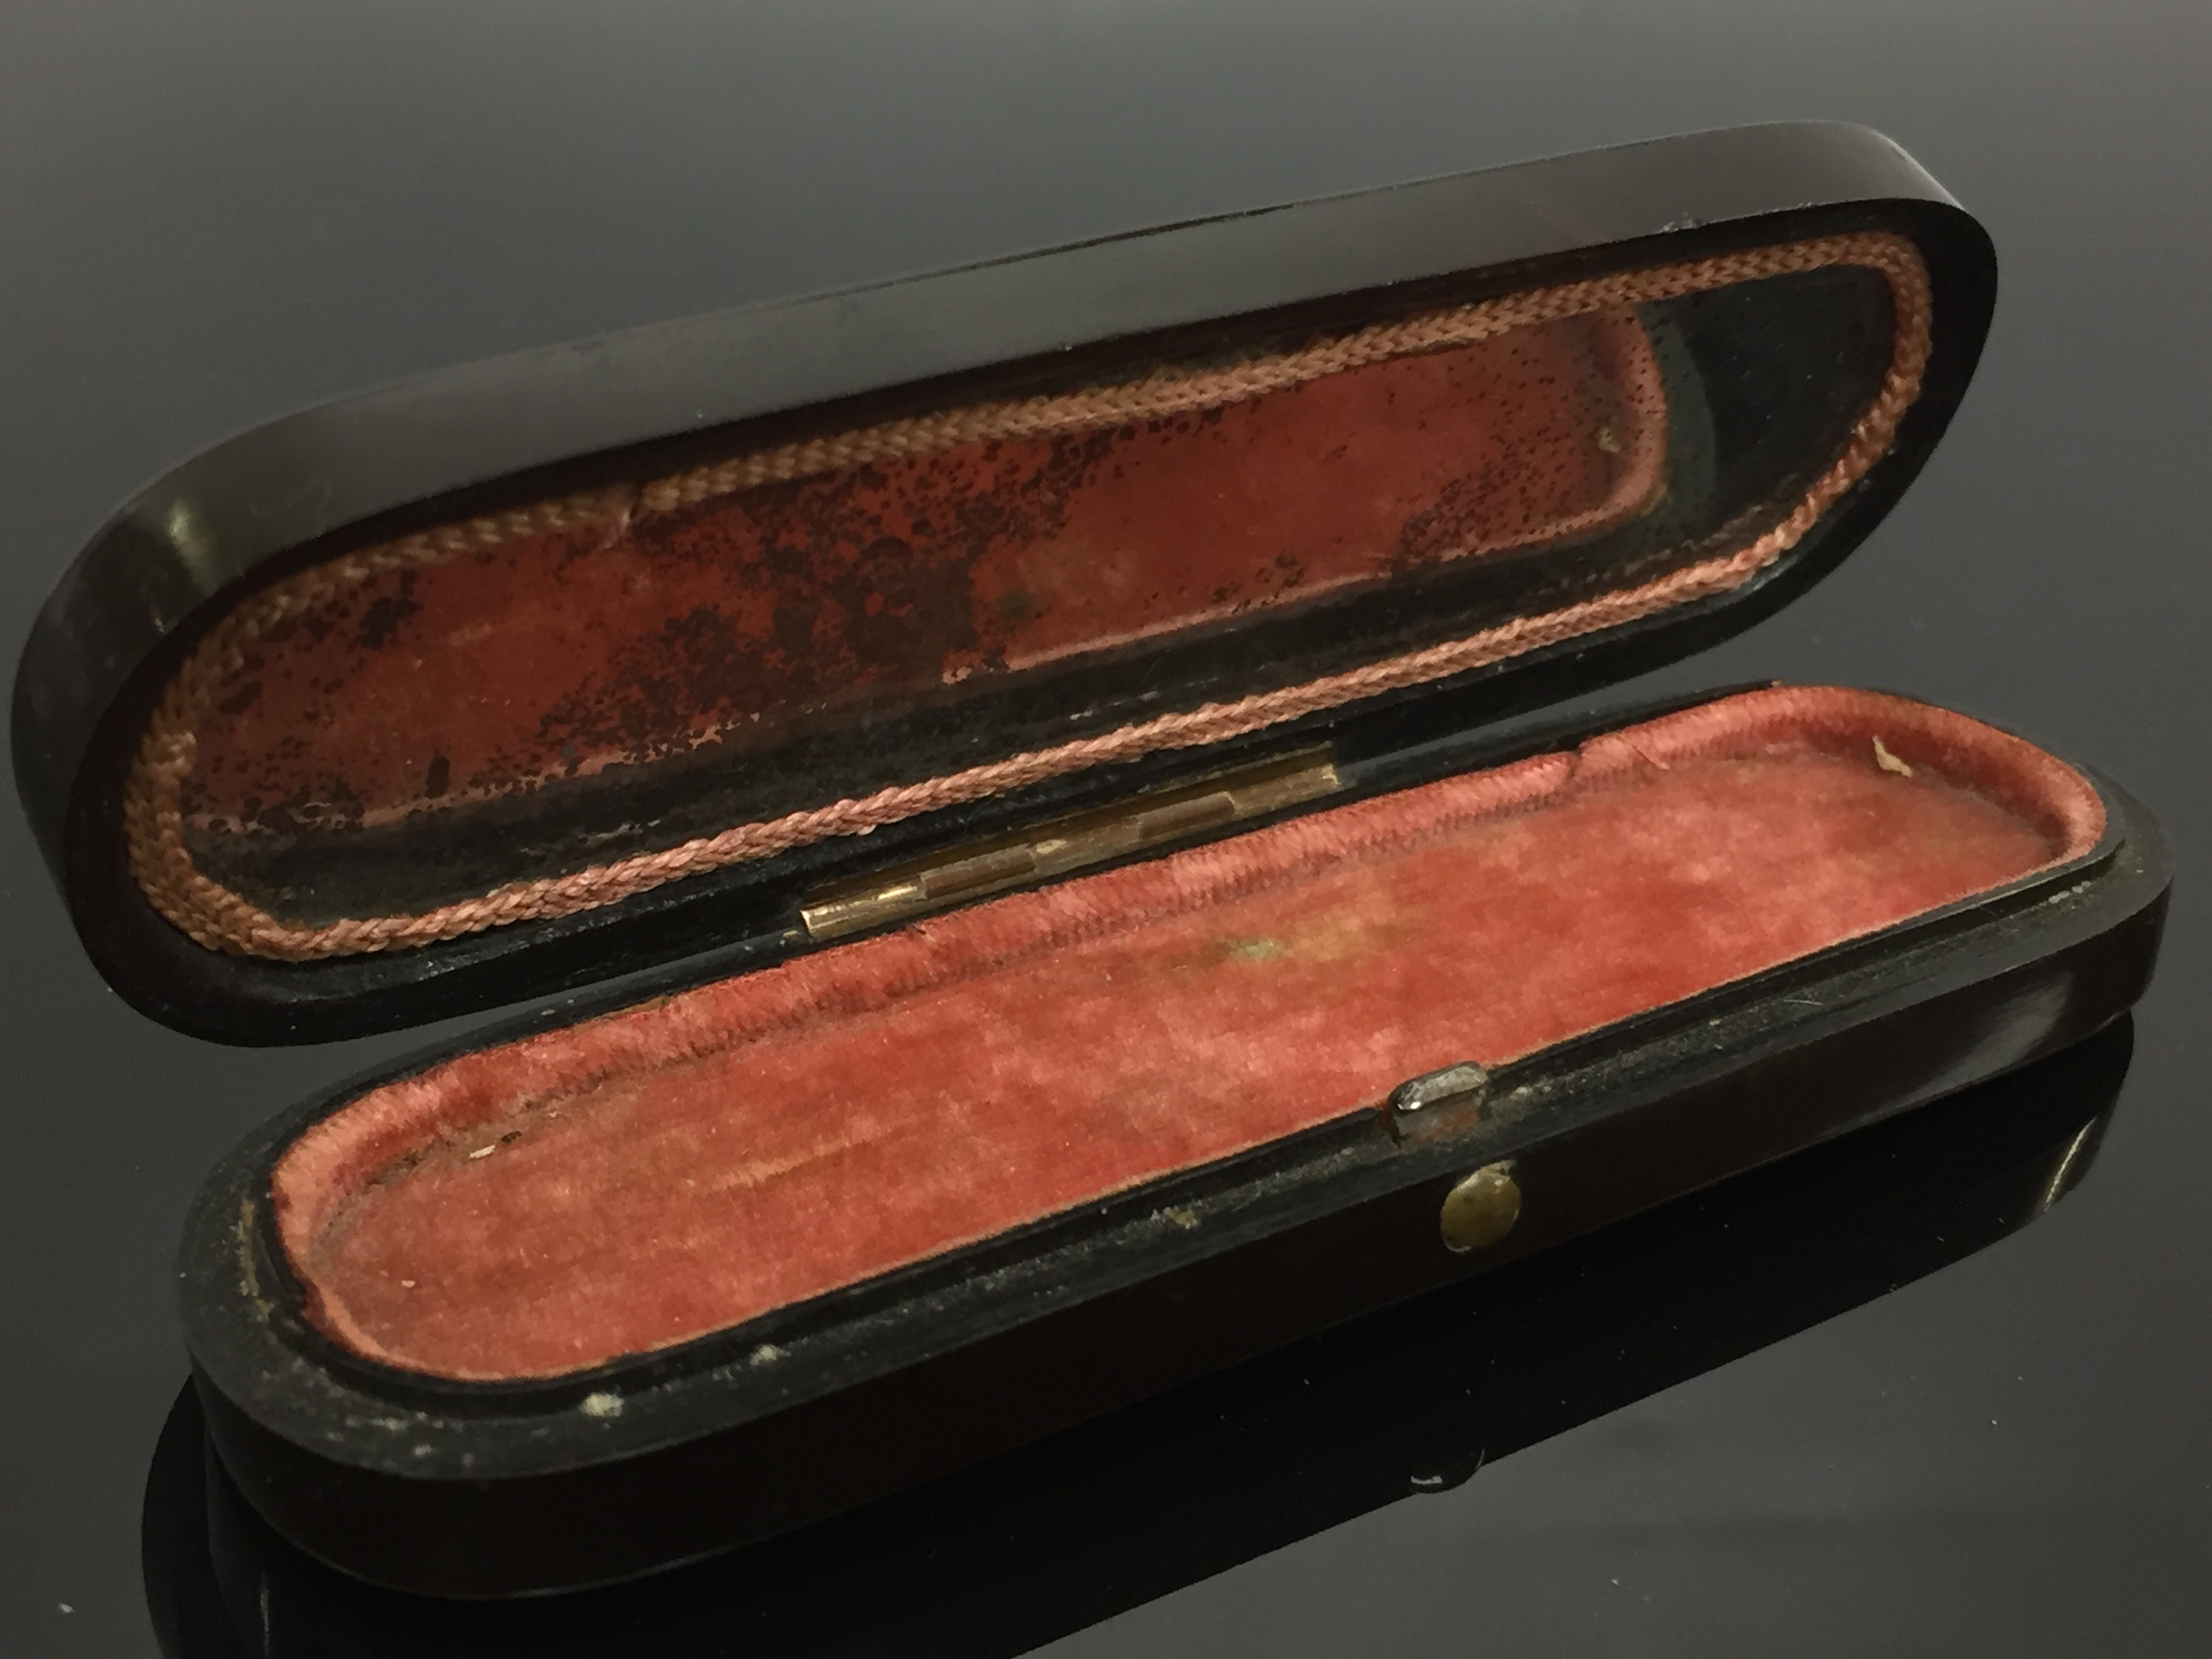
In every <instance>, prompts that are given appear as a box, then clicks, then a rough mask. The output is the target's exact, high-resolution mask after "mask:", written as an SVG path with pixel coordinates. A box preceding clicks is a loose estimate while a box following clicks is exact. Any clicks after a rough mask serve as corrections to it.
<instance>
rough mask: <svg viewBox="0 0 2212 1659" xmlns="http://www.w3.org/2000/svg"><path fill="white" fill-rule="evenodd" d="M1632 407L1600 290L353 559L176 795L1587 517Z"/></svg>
mask: <svg viewBox="0 0 2212 1659" xmlns="http://www.w3.org/2000/svg"><path fill="white" fill-rule="evenodd" d="M1665 420H1666V416H1665V409H1664V404H1663V392H1662V389H1661V386H1660V382H1659V379H1658V371H1657V368H1656V362H1655V361H1654V359H1653V357H1652V355H1651V350H1650V344H1649V343H1648V342H1647V341H1646V339H1645V338H1644V333H1643V331H1642V328H1641V327H1640V325H1638V323H1637V321H1636V320H1635V318H1634V317H1633V315H1632V314H1631V313H1627V312H1626V311H1624V312H1620V313H1605V314H1598V315H1591V316H1586V317H1575V318H1570V319H1565V320H1563V321H1559V322H1553V323H1547V324H1542V325H1532V326H1528V327H1525V328H1522V329H1518V330H1516V331H1513V332H1511V333H1510V334H1506V335H1503V336H1500V337H1497V338H1493V339H1490V340H1486V341H1482V342H1480V343H1476V344H1473V345H1468V346H1462V347H1459V348H1456V349H1449V350H1443V351H1437V352H1432V353H1430V354H1428V355H1425V356H1410V357H1404V358H1399V359H1395V360H1392V361H1387V362H1377V363H1372V364H1369V365H1367V366H1365V367H1364V368H1354V369H1350V370H1346V371H1344V372H1341V373H1337V374H1331V375H1328V376H1327V377H1325V378H1323V379H1321V380H1313V381H1310V382H1309V383H1307V384H1305V385H1304V386H1297V387H1295V388H1291V389H1288V390H1282V391H1277V392H1268V393H1267V394H1264V395H1261V396H1256V397H1254V398H1250V399H1249V400H1247V401H1245V402H1243V403H1238V404H1231V405H1229V406H1227V407H1225V408H1221V409H1217V410H1211V411H1209V412H1206V413H1204V414H1199V415H1191V416H1182V417H1178V418H1176V419H1174V420H1171V421H1161V422H1151V423H1148V424H1144V425H1133V426H1127V427H1119V428H1105V429H1100V430H1096V431H1088V432H1080V433H1075V434H1072V435H1066V436H1063V437H1058V438H1052V439H1039V440H1035V441H1013V440H1000V441H992V442H988V443H981V442H977V443H969V444H965V445H963V446H959V447H954V448H951V449H947V450H944V451H940V452H938V453H933V454H927V455H923V456H921V457H917V458H915V459H907V460H899V461H884V462H879V463H877V464H874V465H867V466H862V467H858V468H854V469H849V470H847V471H841V472H836V473H831V474H829V475H826V476H823V477H812V478H805V479H801V480H799V481H797V482H794V483H781V484H765V485H760V486H757V487H755V488H752V489H745V490H741V491H738V492H736V493H734V494H730V495H722V496H719V497H717V498H715V499H714V500H711V501H706V502H703V503H702V504H700V505H697V506H696V507H687V508H684V509H681V510H675V511H665V512H646V511H643V510H639V511H637V512H635V513H630V512H615V511H611V512H610V513H609V515H608V516H607V517H606V518H605V520H604V521H601V522H598V523H590V524H585V525H581V526H574V527H571V528H569V529H567V530H564V531H560V532H546V533H542V534H538V535H534V536H523V537H519V538H514V539H512V540H508V541H504V542H501V543H499V544H496V545H492V546H486V547H482V548H479V549H477V550H472V551H470V552H466V553H463V554H460V555H459V556H453V557H450V558H447V559H444V560H442V561H435V562H399V561H386V562H381V563H375V564H374V566H373V568H369V567H363V568H367V569H368V574H364V575H362V576H361V578H360V579H359V580H332V581H330V582H327V583H325V585H324V586H323V588H322V590H321V597H320V598H319V599H318V601H317V602H315V603H313V604H312V605H303V606H301V608H300V609H299V610H298V611H297V612H296V613H295V614H293V615H290V616H288V617H286V618H285V619H284V620H283V621H282V622H280V623H277V624H276V626H274V627H272V628H270V629H268V630H266V631H265V632H264V634H262V635H260V636H259V637H258V639H257V640H256V641H254V642H253V644H252V648H251V649H250V650H249V651H246V653H242V655H241V656H240V659H239V661H238V662H237V664H236V665H235V666H234V668H233V669H232V670H231V671H229V673H228V678H227V681H226V684H225V685H224V687H223V689H222V694H221V696H220V699H219V703H218V714H219V716H220V717H219V718H217V719H214V720H210V721H209V722H208V723H207V725H206V726H205V729H204V730H202V731H200V732H197V733H196V734H195V735H196V746H195V759H194V765H193V770H192V773H191V776H190V778H189V779H188V780H187V782H186V798H185V802H184V807H185V813H186V816H187V817H188V818H189V819H190V820H191V823H193V824H194V826H195V827H196V828H197V829H200V830H202V831H204V832H205V831H216V832H237V831H251V830H252V829H257V828H258V829H269V830H275V831H278V832H289V831H293V830H297V829H301V828H307V827H313V828H315V829H340V828H346V827H352V826H373V825H377V824H384V823H392V822H394V821H396V820H398V819H401V818H404V817H407V816H408V815H409V814H410V813H413V812H415V811H420V810H422V809H424V808H428V807H452V806H455V805H461V804H465V803H467V802H471V801H477V800H488V799H498V798H501V797H503V796H508V795H513V794H515V793H520V792H523V791H526V790H528V789H530V788H532V787H536V786H538V785H539V784H542V783H544V782H546V781H550V780H554V779H559V778H568V777H576V776H580V775H582V776H588V775H592V774H595V773H598V772H599V771H601V770H603V769H605V768H607V767H609V766H613V765H618V764H621V765H636V764H641V763H651V762H653V761H656V760H659V759H663V758H665V757H671V756H680V755H684V754H687V753H689V752H690V751H691V750H694V749H696V748H697V747H698V746H699V745H700V744H705V743H712V742H730V743H735V744H741V745H752V744H762V743H763V742H765V741H767V740H768V739H769V738H772V737H773V736H774V734H775V732H776V731H777V730H778V729H779V725H780V723H781V722H784V721H787V720H789V719H791V718H792V717H793V716H794V715H817V714H821V713H822V712H823V711H825V710H830V711H834V710H836V709H837V708H840V707H841V706H844V705H847V704H849V703H851V702H854V700H856V699H860V698H863V697H865V698H868V699H871V700H873V701H874V702H877V703H878V704H879V703H880V702H882V701H883V700H884V699H886V698H888V699H890V700H892V701H893V702H896V700H897V699H899V698H901V697H910V696H920V695H922V694H936V695H942V693H943V690H944V688H945V687H947V686H951V685H957V684H962V683H963V682H965V681H968V680H969V679H970V678H974V677H976V676H982V677H984V678H985V679H988V678H991V677H994V676H999V675H1003V674H1006V673H1009V672H1015V671H1021V670H1024V669H1030V668H1035V667H1038V666H1040V665H1045V664H1048V663H1052V662H1055V661H1059V660H1061V659H1067V658H1072V657H1076V656H1080V655H1083V654H1085V653H1092V652H1097V651H1101V650H1104V649H1108V648H1110V647H1117V646H1127V645H1129V644H1131V643H1132V642H1133V641H1142V640H1146V639H1149V638H1152V637H1154V636H1157V635H1164V634H1168V633H1171V632H1175V631H1176V630H1181V629H1192V628H1197V627H1202V626H1204V625H1206V624H1207V623H1215V622H1219V621H1223V620H1225V619H1227V618H1230V617H1236V616H1237V615H1240V614H1243V613H1246V612H1249V611H1259V610H1266V609H1269V608H1272V607H1274V606H1278V605H1284V604H1287V603H1291V602H1293V601H1300V600H1305V599H1314V598H1317V597H1320V596H1322V595H1326V594H1328V593H1330V592H1334V591H1337V590H1340V589H1344V588H1346V587H1349V586H1356V585H1358V584H1360V583H1364V582H1373V581H1378V580H1383V579H1385V578H1387V577H1389V576H1390V575H1392V574H1401V573H1403V572H1406V571H1409V570H1417V569H1420V568H1425V567H1428V566H1431V565H1434V564H1438V563H1443V562H1448V561H1450V560H1454V559H1459V558H1465V557H1469V556H1477V555H1481V554H1486V553H1492V552H1497V551H1499V550H1505V549H1510V548H1517V547H1525V546H1528V545H1531V544H1535V543H1538V542H1541V541H1544V540H1547V539H1548V538H1553V537H1557V536H1559V535H1562V534H1566V533H1570V532H1589V531H1592V530H1595V529H1598V528H1602V527H1605V526H1608V525H1610V524H1613V523H1617V522H1620V520H1623V519H1625V518H1626V517H1629V516H1631V515H1632V514H1633V513H1638V512H1640V511H1641V510H1642V509H1643V508H1644V506H1645V505H1646V504H1647V503H1648V502H1649V501H1650V500H1651V498H1652V497H1653V495H1654V493H1655V492H1656V490H1657V489H1658V488H1659V486H1660V484H1661V483H1662V473H1663V458H1664V455H1665V453H1666V444H1665ZM349 568H351V567H349ZM979 683H981V682H979Z"/></svg>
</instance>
